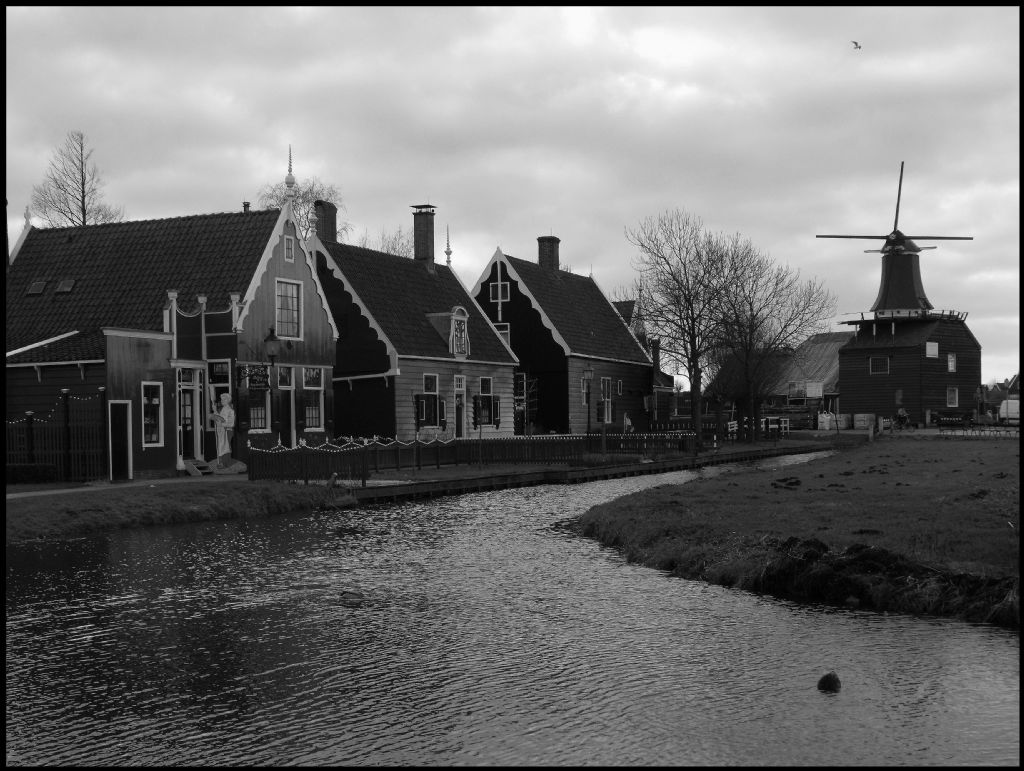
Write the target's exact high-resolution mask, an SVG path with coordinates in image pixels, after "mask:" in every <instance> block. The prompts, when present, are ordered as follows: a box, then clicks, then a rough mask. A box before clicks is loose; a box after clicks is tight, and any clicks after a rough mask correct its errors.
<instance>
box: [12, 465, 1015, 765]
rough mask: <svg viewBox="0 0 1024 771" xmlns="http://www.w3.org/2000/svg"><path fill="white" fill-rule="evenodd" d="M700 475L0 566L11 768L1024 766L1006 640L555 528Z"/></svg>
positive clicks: (76, 552) (330, 517)
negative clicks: (759, 588)
mask: <svg viewBox="0 0 1024 771" xmlns="http://www.w3.org/2000/svg"><path fill="white" fill-rule="evenodd" d="M803 459H806V458H801V460H803ZM792 460H794V461H795V460H797V459H792ZM771 462H772V464H773V465H779V464H780V463H781V462H784V461H780V459H773V460H772V461H771ZM705 473H709V474H718V473H729V469H727V468H724V467H719V468H714V469H709V470H707V471H706V472H705ZM694 475H695V472H675V473H671V474H661V475H656V476H649V477H631V478H628V479H620V480H609V481H603V482H593V483H587V484H583V485H567V486H541V487H531V488H522V489H519V490H506V491H497V492H487V493H479V494H472V495H464V496H460V497H453V498H445V499H437V500H433V501H429V502H422V501H420V502H415V503H409V504H405V505H397V506H390V507H380V508H373V509H368V510H361V511H343V512H331V513H321V514H313V515H309V516H296V517H294V518H289V517H278V518H270V519H265V520H260V521H254V522H219V523H218V522H214V523H203V524H201V525H177V526H173V527H162V528H148V529H140V530H133V531H123V532H114V533H110V534H106V535H102V536H95V537H90V538H85V539H77V540H72V541H61V542H54V543H49V544H44V545H43V544H41V545H34V546H31V547H24V548H17V549H11V548H9V549H8V550H7V639H6V653H7V688H6V694H7V695H6V704H7V713H6V718H7V719H6V724H7V737H6V738H7V760H8V764H9V765H10V764H14V763H17V764H34V765H42V764H46V765H52V764H62V765H71V764H77V765H108V764H119V765H126V764H129V765H151V764H166V765H197V764H203V765H275V764H280V765H337V764H362V765H402V764H412V765H508V764H516V765H527V764H548V765H641V764H643V765H658V764H676V765H704V764H717V765H723V764H726V765H747V764H750V765H754V764H757V765H782V764H812V765H813V764H821V765H838V764H843V765H849V764H865V765H867V764H871V765H875V764H888V765H922V764H929V765H935V764H964V765H966V764H972V765H975V764H1012V765H1017V764H1018V761H1019V755H1020V749H1019V747H1020V740H1019V727H1018V725H1019V718H1020V706H1019V697H1020V686H1019V683H1020V666H1019V636H1018V635H1016V634H1015V633H1011V632H1007V631H1005V630H1000V629H995V628H990V627H985V626H980V625H970V624H965V623H962V622H956V621H947V620H935V619H930V620H929V619H913V618H909V617H903V616H896V615H877V614H873V613H869V612H859V611H847V610H836V609H831V608H824V607H813V606H801V605H797V604H793V603H788V602H782V601H777V600H773V599H770V598H764V597H759V596H756V595H752V594H748V593H744V592H739V591H734V590H729V589H725V588H722V587H713V586H708V585H704V584H702V583H699V582H691V581H685V580H681V579H678V578H674V577H671V576H669V575H667V574H664V573H662V572H660V571H656V570H652V569H649V568H644V567H640V566H636V565H630V564H627V563H626V562H625V561H624V560H623V559H622V558H621V557H619V556H618V555H617V554H616V553H615V552H613V551H610V550H608V549H604V548H602V547H600V546H598V545H597V544H595V543H594V542H592V541H589V540H585V539H580V538H576V537H573V536H571V535H568V534H567V533H565V532H564V531H563V530H562V529H560V528H559V527H558V523H559V522H561V521H563V520H565V519H567V518H569V517H573V516H576V515H578V514H580V513H582V512H583V511H585V510H586V509H587V508H588V507H589V506H591V505H593V504H595V503H598V502H601V501H604V500H608V499H610V498H612V497H615V496H616V495H620V494H622V493H624V492H628V491H632V490H636V489H641V488H645V487H649V486H654V485H659V484H665V483H668V482H679V481H684V480H687V479H691V478H693V476H694ZM346 593H347V594H346ZM829 669H835V670H836V671H837V672H838V673H839V675H840V677H841V678H842V681H843V688H842V690H841V691H840V692H839V693H838V694H823V693H820V692H819V691H817V689H816V687H815V686H816V682H817V679H818V677H819V676H820V675H821V674H823V673H824V672H825V671H827V670H829Z"/></svg>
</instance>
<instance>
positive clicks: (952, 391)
mask: <svg viewBox="0 0 1024 771" xmlns="http://www.w3.org/2000/svg"><path fill="white" fill-rule="evenodd" d="M946 406H947V407H959V406H960V389H958V388H955V387H953V386H950V387H949V388H947V389H946Z"/></svg>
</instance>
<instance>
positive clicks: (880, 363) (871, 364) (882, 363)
mask: <svg viewBox="0 0 1024 771" xmlns="http://www.w3.org/2000/svg"><path fill="white" fill-rule="evenodd" d="M868 372H869V373H870V374H872V375H888V374H889V357H888V356H871V357H869V359H868Z"/></svg>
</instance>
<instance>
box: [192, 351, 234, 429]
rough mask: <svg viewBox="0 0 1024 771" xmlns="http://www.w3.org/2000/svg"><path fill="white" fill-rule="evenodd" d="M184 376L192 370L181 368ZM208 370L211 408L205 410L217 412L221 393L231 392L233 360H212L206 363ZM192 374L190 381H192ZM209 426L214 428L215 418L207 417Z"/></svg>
mask: <svg viewBox="0 0 1024 771" xmlns="http://www.w3.org/2000/svg"><path fill="white" fill-rule="evenodd" d="M179 371H180V372H181V373H182V376H183V377H184V373H186V372H189V373H191V370H185V369H182V370H179ZM206 371H207V382H208V383H209V384H210V392H211V393H210V409H208V410H204V412H216V411H217V410H218V409H219V408H220V395H221V394H229V393H231V362H230V361H211V362H209V363H208V364H207V365H206ZM191 379H192V378H191V375H190V376H189V381H191ZM207 428H209V429H213V428H214V423H213V420H212V419H210V418H208V419H207Z"/></svg>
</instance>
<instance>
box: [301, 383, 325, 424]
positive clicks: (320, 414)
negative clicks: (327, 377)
mask: <svg viewBox="0 0 1024 771" xmlns="http://www.w3.org/2000/svg"><path fill="white" fill-rule="evenodd" d="M302 387H303V389H304V390H303V392H302V399H303V407H304V411H305V418H306V430H307V431H308V430H310V429H313V430H319V429H322V428H323V427H324V371H323V370H322V369H321V368H320V367H303V368H302Z"/></svg>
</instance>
